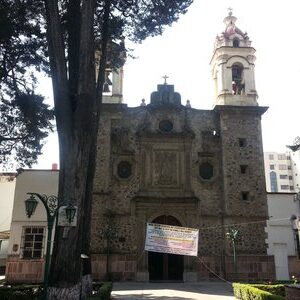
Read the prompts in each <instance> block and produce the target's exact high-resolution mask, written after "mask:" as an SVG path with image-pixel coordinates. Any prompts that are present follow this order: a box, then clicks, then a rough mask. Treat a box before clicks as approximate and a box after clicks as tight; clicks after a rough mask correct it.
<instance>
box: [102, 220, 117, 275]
mask: <svg viewBox="0 0 300 300" xmlns="http://www.w3.org/2000/svg"><path fill="white" fill-rule="evenodd" d="M101 233H102V236H103V237H104V238H105V239H106V245H107V249H106V277H107V280H110V270H109V256H110V241H111V239H113V238H116V237H117V231H116V229H115V228H113V227H112V226H111V225H107V226H106V227H105V228H104V229H102V231H101Z"/></svg>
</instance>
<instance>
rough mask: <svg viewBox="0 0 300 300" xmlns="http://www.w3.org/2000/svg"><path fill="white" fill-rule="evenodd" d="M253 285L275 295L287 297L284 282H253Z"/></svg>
mask: <svg viewBox="0 0 300 300" xmlns="http://www.w3.org/2000/svg"><path fill="white" fill-rule="evenodd" d="M251 286H253V287H256V288H258V289H260V290H263V291H266V292H269V293H271V294H274V295H278V296H282V297H285V288H284V285H283V284H251Z"/></svg>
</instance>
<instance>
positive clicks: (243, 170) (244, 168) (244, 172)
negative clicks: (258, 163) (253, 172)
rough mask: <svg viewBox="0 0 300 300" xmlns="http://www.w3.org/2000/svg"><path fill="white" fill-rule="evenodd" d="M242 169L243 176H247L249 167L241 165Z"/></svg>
mask: <svg viewBox="0 0 300 300" xmlns="http://www.w3.org/2000/svg"><path fill="white" fill-rule="evenodd" d="M240 168H241V173H242V174H247V171H248V166H247V165H240Z"/></svg>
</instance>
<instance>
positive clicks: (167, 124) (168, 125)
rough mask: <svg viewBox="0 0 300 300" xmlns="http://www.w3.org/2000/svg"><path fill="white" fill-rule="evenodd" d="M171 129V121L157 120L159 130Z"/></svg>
mask: <svg viewBox="0 0 300 300" xmlns="http://www.w3.org/2000/svg"><path fill="white" fill-rule="evenodd" d="M172 129H173V123H172V122H171V121H169V120H162V121H160V122H159V130H160V131H162V132H171V131H172Z"/></svg>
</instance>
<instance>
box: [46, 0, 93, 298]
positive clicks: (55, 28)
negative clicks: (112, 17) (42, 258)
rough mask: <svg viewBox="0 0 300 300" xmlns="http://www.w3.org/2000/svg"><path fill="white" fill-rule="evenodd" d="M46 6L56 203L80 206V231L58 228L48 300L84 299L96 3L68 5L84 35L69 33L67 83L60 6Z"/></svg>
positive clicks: (88, 285) (87, 285)
mask: <svg viewBox="0 0 300 300" xmlns="http://www.w3.org/2000/svg"><path fill="white" fill-rule="evenodd" d="M45 4H46V14H47V32H48V43H49V56H50V64H51V73H52V78H53V90H54V104H55V112H56V122H57V129H58V138H59V146H60V174H59V192H58V197H59V201H60V205H67V204H73V205H75V206H77V226H76V227H70V228H69V229H68V234H67V235H66V234H65V233H66V232H64V229H63V228H61V227H58V228H56V233H55V235H56V236H55V243H54V246H53V254H52V263H51V270H50V284H49V289H48V299H56V300H58V299H64V300H66V299H72V300H76V299H79V298H81V299H85V297H86V295H88V294H89V293H90V292H91V274H90V273H89V274H87V272H86V273H85V276H84V277H82V268H83V266H82V263H83V261H82V260H81V258H80V256H81V254H82V253H83V248H86V246H87V245H86V243H84V241H83V235H84V234H85V228H86V226H87V228H89V227H90V224H89V221H90V218H88V216H89V215H90V203H88V202H89V201H86V187H87V177H88V175H87V174H88V168H89V159H90V151H91V146H92V144H93V143H94V142H95V141H94V139H93V138H94V136H93V134H91V133H93V132H94V130H95V126H96V87H95V69H94V53H95V52H94V47H93V46H94V37H93V20H94V13H95V0H85V1H82V6H81V7H80V5H78V4H79V2H78V1H76V3H75V2H74V3H73V6H72V5H71V4H70V6H72V7H71V8H70V11H72V12H73V13H75V12H77V13H79V14H80V21H79V22H80V34H79V39H78V37H77V36H76V32H73V33H71V36H70V39H71V38H72V37H73V38H72V42H71V41H70V40H69V46H70V47H72V50H70V49H69V55H70V56H69V58H70V59H71V60H72V63H71V65H69V80H68V77H67V65H66V59H65V52H64V51H65V47H64V43H63V35H62V29H61V22H60V17H59V10H58V5H57V1H53V0H45ZM76 47H79V50H78V49H76ZM78 53H79V58H78ZM76 56H77V57H76ZM76 59H78V60H76ZM83 245H84V246H85V247H83ZM84 250H86V249H84ZM87 250H88V249H87ZM89 272H90V270H89Z"/></svg>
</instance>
